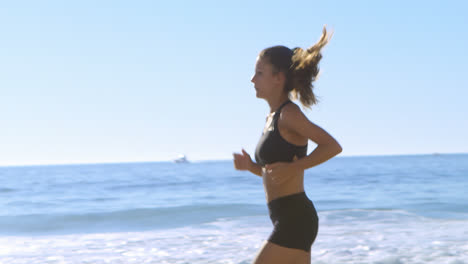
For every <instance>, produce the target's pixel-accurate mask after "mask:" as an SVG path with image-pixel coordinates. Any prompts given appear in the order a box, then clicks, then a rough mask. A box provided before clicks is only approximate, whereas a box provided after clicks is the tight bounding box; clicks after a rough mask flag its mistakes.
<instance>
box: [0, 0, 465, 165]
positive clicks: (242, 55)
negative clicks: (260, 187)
mask: <svg viewBox="0 0 468 264" xmlns="http://www.w3.org/2000/svg"><path fill="white" fill-rule="evenodd" d="M467 10H468V4H467V3H466V2H465V1H385V3H384V2H382V1H291V2H288V3H287V4H286V2H285V1H230V2H225V1H190V2H189V1H186V2H185V1H149V0H148V1H88V0H85V1H72V2H71V1H7V2H3V3H2V4H1V5H0V34H1V36H0V37H1V41H0V91H1V94H0V126H1V130H0V165H20V164H57V163H96V162H121V161H155V160H170V159H172V158H174V157H176V156H177V155H178V154H180V153H185V154H186V155H187V156H188V158H189V159H192V160H207V159H208V160H212V159H230V158H231V154H232V152H234V151H240V149H241V148H242V147H244V148H246V150H247V151H248V152H250V153H252V152H253V151H254V149H255V145H256V143H257V140H258V139H259V137H260V133H261V131H262V128H263V125H264V121H265V116H266V114H267V113H268V105H267V104H266V102H265V101H263V100H260V99H257V98H256V97H255V93H254V89H253V86H252V84H251V83H250V78H251V76H252V74H253V70H254V64H255V59H256V56H257V54H258V52H259V51H260V50H261V49H263V48H265V47H269V46H272V45H278V44H281V45H286V46H289V47H296V46H301V47H306V46H309V45H311V44H313V43H314V42H316V41H317V40H318V38H319V36H320V34H321V30H322V26H323V25H324V24H327V25H328V27H329V28H330V29H333V30H334V36H333V38H332V40H331V42H330V44H329V45H328V46H327V47H326V48H325V50H324V53H323V55H324V57H323V60H322V63H321V70H322V73H321V76H320V79H319V80H318V81H317V82H316V93H317V94H318V96H319V97H320V99H321V102H320V104H319V105H317V106H316V107H314V108H313V109H312V110H310V111H307V112H306V114H307V116H308V117H309V119H311V120H312V121H313V122H315V123H317V124H318V125H320V126H322V127H323V128H325V129H326V130H327V131H328V132H330V133H331V134H332V135H333V136H334V137H335V138H336V139H338V141H339V142H340V143H341V144H342V146H343V148H344V151H343V153H342V155H345V156H350V155H386V154H390V155H393V154H419V153H433V152H440V153H459V152H468V138H467V135H468V103H467V102H466V100H468V81H467V75H468V63H467V61H468V51H467V48H468V19H467V17H468V16H467V15H466V11H467ZM313 147H314V145H313V144H311V145H310V149H312V148H313Z"/></svg>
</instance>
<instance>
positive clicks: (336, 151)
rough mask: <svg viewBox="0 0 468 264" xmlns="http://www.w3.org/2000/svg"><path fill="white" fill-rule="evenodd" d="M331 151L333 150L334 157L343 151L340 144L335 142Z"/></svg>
mask: <svg viewBox="0 0 468 264" xmlns="http://www.w3.org/2000/svg"><path fill="white" fill-rule="evenodd" d="M333 150H334V151H333V152H334V153H335V155H334V156H336V155H338V154H340V153H341V152H342V151H343V148H342V147H341V145H340V143H338V142H336V141H335V144H334V148H333Z"/></svg>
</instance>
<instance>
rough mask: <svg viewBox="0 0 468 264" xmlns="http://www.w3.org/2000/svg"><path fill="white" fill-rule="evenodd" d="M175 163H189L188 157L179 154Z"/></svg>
mask: <svg viewBox="0 0 468 264" xmlns="http://www.w3.org/2000/svg"><path fill="white" fill-rule="evenodd" d="M174 162H175V163H188V162H189V161H188V160H187V157H186V156H185V155H179V156H178V157H177V158H176V159H174Z"/></svg>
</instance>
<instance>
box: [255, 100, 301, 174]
mask: <svg viewBox="0 0 468 264" xmlns="http://www.w3.org/2000/svg"><path fill="white" fill-rule="evenodd" d="M288 103H291V101H290V100H287V101H286V102H284V103H283V104H282V105H281V106H280V107H279V108H278V110H276V111H275V112H274V115H273V117H269V118H268V120H267V124H266V125H265V128H264V130H263V134H262V137H261V138H260V141H259V142H258V144H257V148H256V149H255V160H256V161H257V163H258V164H259V165H260V166H265V164H271V163H274V162H279V161H282V162H291V161H292V160H293V158H294V156H297V158H298V159H299V158H302V157H305V156H306V155H307V144H305V145H304V146H298V145H294V144H292V143H289V142H288V141H286V140H285V139H284V138H283V137H282V136H281V135H280V133H279V130H278V119H279V116H280V114H281V108H283V106H285V105H286V104H288Z"/></svg>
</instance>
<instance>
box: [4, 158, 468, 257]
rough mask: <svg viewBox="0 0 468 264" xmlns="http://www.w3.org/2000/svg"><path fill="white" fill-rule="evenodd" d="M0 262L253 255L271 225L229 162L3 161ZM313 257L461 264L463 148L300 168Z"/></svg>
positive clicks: (465, 249) (464, 239) (467, 247)
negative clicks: (314, 217) (312, 227)
mask: <svg viewBox="0 0 468 264" xmlns="http://www.w3.org/2000/svg"><path fill="white" fill-rule="evenodd" d="M0 182H1V184H0V263H8V264H10V263H18V264H19V263H28V264H31V263H158V264H165V263H167V264H182V263H187V264H196V263H200V264H201V263H225V264H228V263H229V264H241V263H242V264H247V263H251V262H252V260H253V259H254V257H255V255H256V253H257V252H258V250H259V249H260V247H261V246H262V244H263V242H264V240H265V239H266V238H267V237H268V236H269V233H270V232H271V230H272V225H271V222H270V220H269V217H268V210H267V207H266V201H265V196H264V192H263V186H262V181H261V178H260V177H258V176H255V175H253V174H250V173H248V172H242V171H236V170H234V168H233V164H232V161H211V162H195V163H186V164H176V163H171V162H152V163H122V164H92V165H55V166H23V167H0ZM305 190H306V193H307V195H308V196H309V198H310V199H311V200H312V201H313V202H314V204H315V206H316V208H317V210H318V214H319V218H320V227H319V234H318V237H317V239H316V241H315V244H314V245H313V248H312V263H327V264H329V263H375V264H403V263H438V264H440V263H447V264H463V263H466V264H468V155H467V154H457V155H455V154H453V155H447V154H444V155H414V156H379V157H337V158H334V159H332V160H330V161H328V162H326V163H324V164H322V165H319V166H317V167H314V168H312V169H309V170H307V171H306V173H305Z"/></svg>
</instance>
